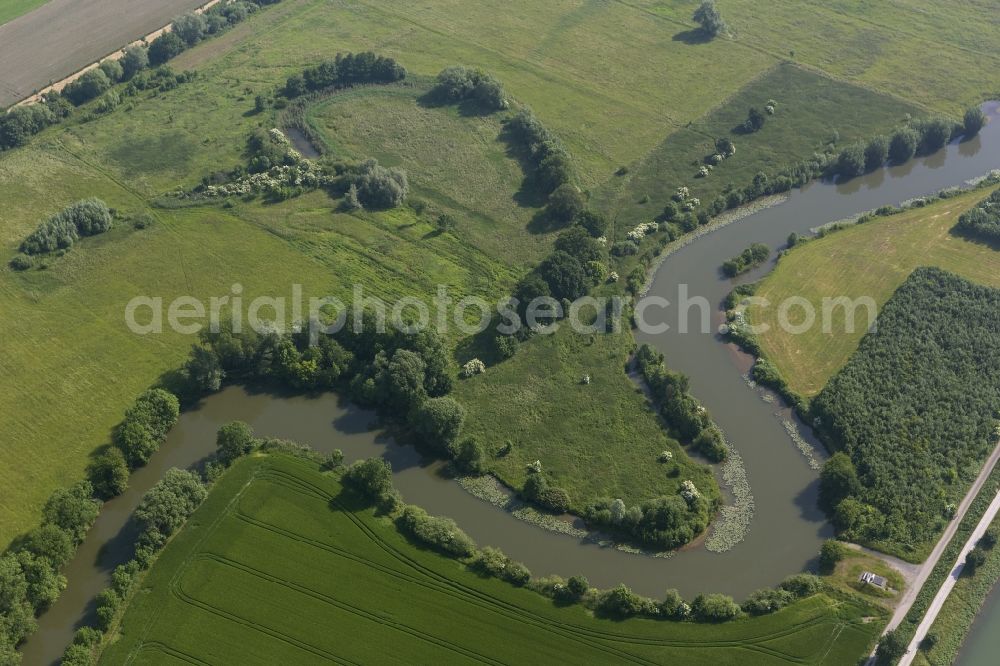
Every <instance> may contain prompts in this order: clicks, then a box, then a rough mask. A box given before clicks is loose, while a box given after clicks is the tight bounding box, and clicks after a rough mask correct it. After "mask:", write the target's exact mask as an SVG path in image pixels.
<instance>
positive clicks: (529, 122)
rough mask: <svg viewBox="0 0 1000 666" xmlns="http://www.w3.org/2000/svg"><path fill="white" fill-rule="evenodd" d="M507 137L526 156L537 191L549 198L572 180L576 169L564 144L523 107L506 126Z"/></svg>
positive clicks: (529, 110)
mask: <svg viewBox="0 0 1000 666" xmlns="http://www.w3.org/2000/svg"><path fill="white" fill-rule="evenodd" d="M505 130H506V133H507V135H508V136H509V137H510V138H511V139H512V140H513V141H514V142H515V143H517V144H519V145H520V146H522V147H523V148H524V149H525V151H526V152H527V157H528V159H529V161H530V165H531V167H532V168H533V170H534V174H533V176H534V181H535V184H536V185H537V187H538V188H539V189H540V190H541V191H542V192H543V193H544V194H546V195H547V194H549V193H551V192H552V191H554V190H555V189H556V188H557V187H559V186H560V185H563V184H565V183H569V182H570V181H571V180H572V179H573V166H572V160H571V159H570V157H569V153H567V152H566V149H565V148H564V147H563V145H562V142H560V141H559V139H558V138H557V137H556V136H555V135H554V134H552V132H550V131H549V130H548V129H547V128H546V127H545V126H544V125H542V123H541V121H539V120H538V119H537V118H536V117H535V115H534V114H533V113H532V112H531V109H529V108H527V107H524V108H522V109H521V110H520V111H518V112H517V114H515V115H514V116H513V117H512V118H511V119H509V120H508V121H507V122H506V124H505Z"/></svg>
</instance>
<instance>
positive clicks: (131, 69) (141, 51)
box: [120, 45, 149, 81]
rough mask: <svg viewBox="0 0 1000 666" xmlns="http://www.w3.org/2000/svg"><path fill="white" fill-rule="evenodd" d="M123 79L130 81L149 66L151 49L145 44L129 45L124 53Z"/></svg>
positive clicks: (122, 59)
mask: <svg viewBox="0 0 1000 666" xmlns="http://www.w3.org/2000/svg"><path fill="white" fill-rule="evenodd" d="M120 62H121V64H122V80H123V81H128V80H129V79H131V78H132V77H133V76H135V75H136V74H138V73H139V72H140V71H142V70H144V69H146V68H147V67H149V50H148V49H146V47H145V46H139V45H135V46H129V47H128V48H126V49H125V53H124V54H123V55H122V57H121V60H120Z"/></svg>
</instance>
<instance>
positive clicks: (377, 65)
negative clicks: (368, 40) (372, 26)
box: [283, 51, 406, 99]
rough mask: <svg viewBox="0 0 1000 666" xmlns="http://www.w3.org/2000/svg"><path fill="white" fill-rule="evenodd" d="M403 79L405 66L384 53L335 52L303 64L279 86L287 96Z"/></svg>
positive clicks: (293, 96)
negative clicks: (299, 72) (297, 72)
mask: <svg viewBox="0 0 1000 666" xmlns="http://www.w3.org/2000/svg"><path fill="white" fill-rule="evenodd" d="M404 78H406V68H405V67H403V66H402V65H400V64H399V63H398V62H396V61H395V60H394V59H392V58H389V57H387V56H381V55H376V54H375V53H373V52H371V51H364V52H361V53H338V54H337V55H336V57H334V58H332V59H330V60H326V61H324V62H321V63H320V64H318V65H315V66H313V67H307V68H306V69H305V70H303V72H302V73H301V74H293V75H291V76H290V77H288V80H287V81H286V82H285V87H284V89H283V92H284V95H285V96H286V97H288V98H289V99H293V98H295V97H299V96H300V95H304V94H306V93H309V92H317V91H321V90H338V89H340V88H347V87H350V86H355V85H363V84H368V83H379V84H386V83H395V82H396V81H402V80H403V79H404Z"/></svg>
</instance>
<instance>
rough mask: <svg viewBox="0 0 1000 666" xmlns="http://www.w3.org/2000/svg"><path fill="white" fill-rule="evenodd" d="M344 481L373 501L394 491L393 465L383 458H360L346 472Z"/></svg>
mask: <svg viewBox="0 0 1000 666" xmlns="http://www.w3.org/2000/svg"><path fill="white" fill-rule="evenodd" d="M344 483H345V484H347V486H349V487H350V488H352V489H353V490H355V491H357V492H359V493H361V494H362V495H364V496H365V497H367V498H368V499H370V500H372V501H380V500H381V499H382V498H384V497H386V496H387V495H389V494H390V493H391V492H392V466H391V465H390V464H389V462H388V461H386V460H383V459H382V458H368V459H367V460H359V461H357V462H355V463H354V464H352V465H351V466H350V467H348V468H347V471H346V472H344Z"/></svg>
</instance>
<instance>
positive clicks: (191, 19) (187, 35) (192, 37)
mask: <svg viewBox="0 0 1000 666" xmlns="http://www.w3.org/2000/svg"><path fill="white" fill-rule="evenodd" d="M207 27H208V25H207V22H206V20H205V16H204V15H203V14H196V13H195V12H188V13H186V14H182V15H181V16H178V17H177V18H176V19H174V22H173V25H171V28H170V29H171V32H173V33H174V34H176V35H177V36H178V37H180V38H181V39H182V40H184V42H185V43H186V44H187V45H188V46H194V45H195V44H197V43H198V42H200V41H201V39H202V37H204V36H205V29H206V28H207Z"/></svg>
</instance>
